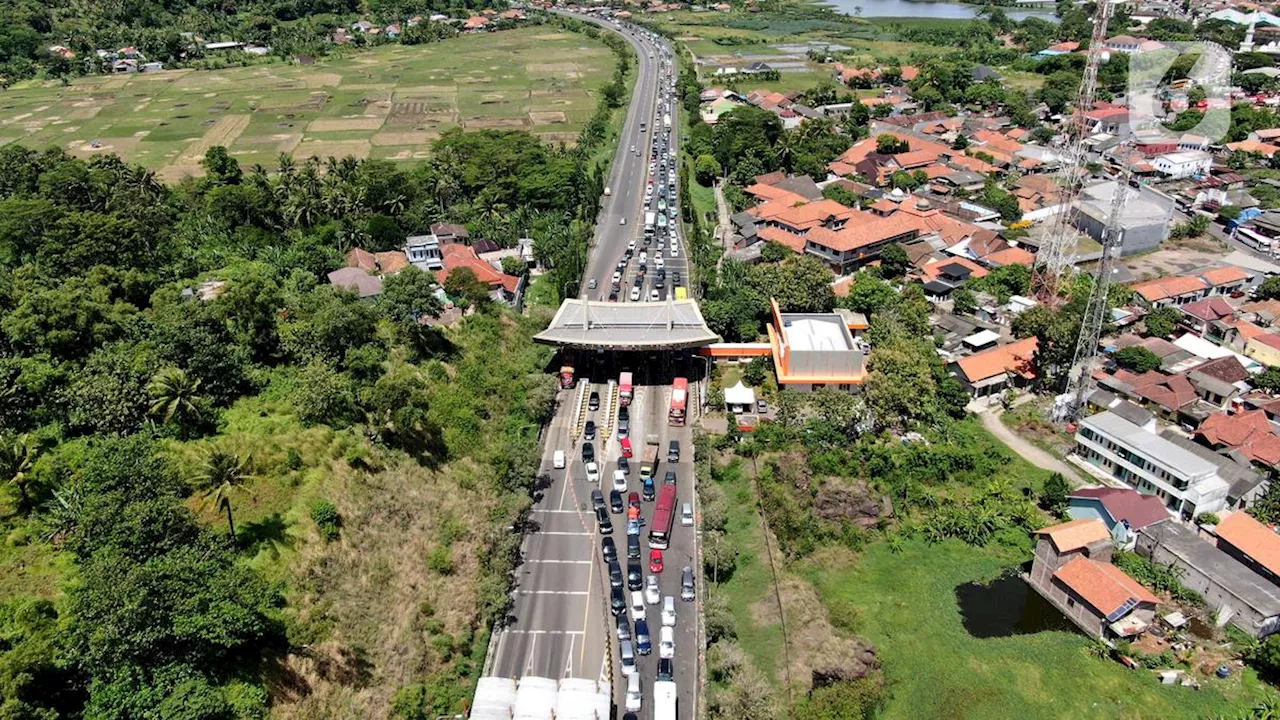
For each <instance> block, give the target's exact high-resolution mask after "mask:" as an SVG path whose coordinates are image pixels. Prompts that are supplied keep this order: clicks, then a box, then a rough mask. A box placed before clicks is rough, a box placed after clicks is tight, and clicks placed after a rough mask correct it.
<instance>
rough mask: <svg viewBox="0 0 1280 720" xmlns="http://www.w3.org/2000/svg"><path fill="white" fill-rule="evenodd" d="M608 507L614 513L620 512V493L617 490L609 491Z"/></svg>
mask: <svg viewBox="0 0 1280 720" xmlns="http://www.w3.org/2000/svg"><path fill="white" fill-rule="evenodd" d="M609 509H610V510H611V511H613V512H615V513H621V512H622V493H620V492H618V491H617V490H610V491H609Z"/></svg>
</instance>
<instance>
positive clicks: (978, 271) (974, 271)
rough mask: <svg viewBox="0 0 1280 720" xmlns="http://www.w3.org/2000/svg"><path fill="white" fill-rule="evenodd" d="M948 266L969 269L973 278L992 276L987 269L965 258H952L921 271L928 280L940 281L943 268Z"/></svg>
mask: <svg viewBox="0 0 1280 720" xmlns="http://www.w3.org/2000/svg"><path fill="white" fill-rule="evenodd" d="M947 265H959V266H961V267H964V268H968V270H969V272H970V273H971V277H978V278H980V277H986V276H987V275H989V274H990V273H989V272H988V271H987V269H986V268H984V267H982V266H981V265H979V264H978V263H976V262H974V261H972V260H970V259H969V258H963V257H950V258H947V259H945V260H938V261H936V262H931V263H928V264H926V265H924V266H923V267H921V268H920V271H921V272H923V273H924V276H925V277H926V278H928V279H930V280H936V279H938V275H940V274H941V272H942V268H944V267H946V266H947Z"/></svg>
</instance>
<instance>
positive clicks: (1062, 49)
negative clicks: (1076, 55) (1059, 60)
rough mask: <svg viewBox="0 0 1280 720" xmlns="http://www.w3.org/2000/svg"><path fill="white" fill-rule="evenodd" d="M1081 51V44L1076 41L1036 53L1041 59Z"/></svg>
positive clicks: (1051, 46)
mask: <svg viewBox="0 0 1280 720" xmlns="http://www.w3.org/2000/svg"><path fill="white" fill-rule="evenodd" d="M1079 49H1080V43H1078V42H1076V41H1075V40H1068V41H1066V42H1060V43H1058V44H1057V45H1050V46H1049V47H1047V48H1045V49H1043V50H1041V51H1040V52H1038V53H1036V55H1037V56H1039V57H1053V56H1054V55H1068V54H1070V53H1073V52H1075V51H1077V50H1079Z"/></svg>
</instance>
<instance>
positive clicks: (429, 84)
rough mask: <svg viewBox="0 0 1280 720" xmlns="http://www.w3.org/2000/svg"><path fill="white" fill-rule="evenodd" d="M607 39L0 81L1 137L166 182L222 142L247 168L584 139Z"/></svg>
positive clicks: (531, 30)
mask: <svg viewBox="0 0 1280 720" xmlns="http://www.w3.org/2000/svg"><path fill="white" fill-rule="evenodd" d="M613 67H614V58H613V53H612V52H611V51H610V50H609V49H608V48H607V47H606V46H605V45H604V44H603V43H600V42H598V41H594V40H591V39H590V38H587V37H586V36H583V35H578V34H574V33H568V32H560V31H558V29H557V28H552V27H546V26H532V27H527V28H521V29H518V30H510V31H505V32H502V33H497V34H492V35H482V36H465V37H458V38H453V39H450V40H446V41H444V42H440V43H432V44H427V45H414V46H409V45H385V46H382V47H378V48H374V49H371V50H368V51H363V52H358V53H351V54H348V55H344V56H339V57H332V58H327V59H321V60H318V61H317V62H316V63H315V64H314V65H311V66H301V65H290V64H283V63H272V64H259V65H253V66H251V67H244V68H231V69H227V70H213V71H196V70H171V71H164V72H158V73H148V74H142V75H129V76H122V75H114V76H102V75H97V76H92V77H87V78H82V79H80V80H77V81H75V82H73V83H71V84H70V85H69V86H66V87H62V86H60V85H57V84H53V83H49V84H45V85H24V86H21V87H15V88H10V89H9V90H6V91H3V92H0V144H3V143H7V142H20V143H22V144H24V145H28V146H31V147H45V146H48V145H57V146H59V147H63V148H66V149H67V150H68V151H70V152H71V153H73V154H76V155H81V156H88V155H94V154H100V153H116V154H118V155H120V156H121V157H123V158H124V159H125V160H128V161H131V162H139V163H142V164H143V165H146V166H147V167H149V168H153V169H155V170H157V171H158V172H159V174H160V176H161V177H162V178H164V179H166V180H177V179H180V178H181V177H183V176H184V175H188V174H199V173H200V172H201V169H200V166H199V159H200V157H201V156H202V155H203V154H204V151H205V150H206V149H208V148H209V147H211V146H213V145H225V146H227V147H228V148H229V149H230V151H231V154H232V155H233V156H234V157H236V159H238V160H239V161H240V163H241V165H243V166H246V167H248V166H250V165H253V164H255V163H260V164H262V165H264V166H267V167H273V166H274V165H275V162H276V158H277V157H278V155H279V154H280V153H282V152H286V153H292V154H294V155H295V156H297V157H310V156H319V157H322V158H323V157H327V156H329V155H334V156H342V155H354V156H357V157H379V158H388V159H394V160H412V159H415V158H422V157H425V156H426V152H427V151H428V146H429V144H430V142H431V141H432V140H433V139H434V138H436V137H438V136H439V134H440V133H441V132H442V131H444V130H446V129H448V128H451V127H459V126H461V127H464V128H467V129H481V128H515V129H524V130H528V131H530V132H533V133H535V134H537V135H539V136H540V137H542V138H544V139H546V140H549V141H553V142H556V141H565V142H573V141H574V140H575V139H576V138H577V134H578V131H579V130H581V129H582V126H583V125H584V124H585V123H586V122H587V120H588V119H589V118H590V117H591V113H592V112H593V111H594V110H595V106H596V99H595V94H596V91H597V90H598V88H599V87H600V86H601V85H603V84H604V83H605V82H607V81H608V80H609V78H610V77H611V75H612V73H613Z"/></svg>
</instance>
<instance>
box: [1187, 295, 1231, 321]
mask: <svg viewBox="0 0 1280 720" xmlns="http://www.w3.org/2000/svg"><path fill="white" fill-rule="evenodd" d="M1182 312H1184V313H1186V314H1187V315H1190V316H1191V317H1193V318H1196V319H1197V320H1203V321H1205V322H1213V321H1215V320H1222V319H1225V318H1229V317H1234V316H1235V314H1236V309H1235V308H1233V307H1231V303H1229V302H1227V301H1226V300H1223V299H1222V296H1220V295H1214V296H1213V297H1207V298H1205V299H1203V300H1197V301H1195V302H1193V303H1187V304H1186V305H1183V306H1182Z"/></svg>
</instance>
